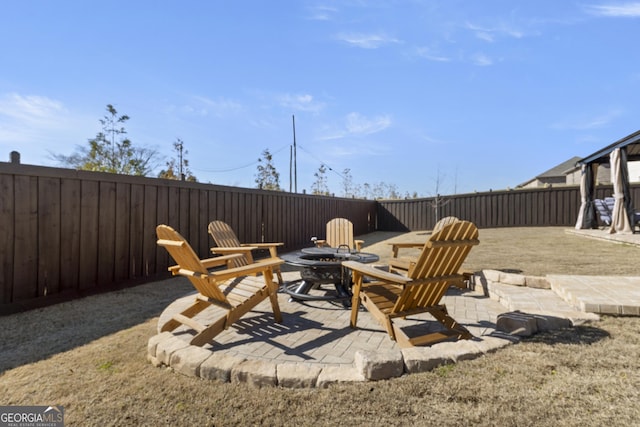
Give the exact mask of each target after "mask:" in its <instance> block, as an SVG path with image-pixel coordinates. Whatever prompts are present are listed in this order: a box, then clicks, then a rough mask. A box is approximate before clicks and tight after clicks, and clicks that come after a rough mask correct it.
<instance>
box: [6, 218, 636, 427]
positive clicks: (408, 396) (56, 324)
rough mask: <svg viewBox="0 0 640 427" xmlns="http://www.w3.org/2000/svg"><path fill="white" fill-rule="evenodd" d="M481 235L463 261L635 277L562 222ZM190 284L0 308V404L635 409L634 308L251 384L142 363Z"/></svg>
mask: <svg viewBox="0 0 640 427" xmlns="http://www.w3.org/2000/svg"><path fill="white" fill-rule="evenodd" d="M394 236H395V235H393V234H388V233H387V234H385V233H375V234H374V235H372V236H369V237H370V239H368V243H374V242H375V241H380V240H383V239H385V238H388V237H394ZM396 238H397V237H396ZM480 239H481V244H480V246H478V247H477V248H474V250H473V251H472V253H471V256H470V258H469V260H468V263H467V268H468V269H471V270H479V269H484V268H492V269H509V270H516V271H522V272H524V273H525V274H530V275H544V274H547V273H557V274H589V275H602V274H605V273H606V274H607V275H638V273H637V260H638V255H639V254H640V248H637V247H632V246H627V245H620V244H614V243H608V242H602V241H596V240H589V239H586V238H581V237H578V236H573V235H567V234H565V233H564V231H563V229H561V228H537V229H527V228H517V229H485V230H480ZM369 250H376V251H379V252H380V253H381V255H382V256H383V257H384V256H386V254H387V251H388V250H389V249H388V245H386V243H384V242H381V243H376V244H372V245H371V246H369ZM189 291H191V288H190V287H189V286H187V285H185V284H184V282H181V281H176V280H167V281H163V282H158V283H153V284H148V285H142V286H138V287H135V288H132V289H129V290H125V291H120V292H114V293H111V294H108V295H98V296H92V297H88V298H85V299H82V300H77V301H73V302H69V303H63V304H59V305H56V306H53V307H48V308H44V309H38V310H33V311H30V312H26V313H21V314H16V315H11V316H5V317H2V318H1V321H2V325H3V328H2V329H1V330H0V405H50V404H58V405H63V406H64V407H65V412H66V414H65V421H66V425H70V426H71V425H81V426H93V425H101V426H104V425H107V426H116V425H117V426H128V425H131V426H138V425H145V426H158V425H175V426H192V425H193V426H195V425H200V426H225V425H242V426H245V425H276V426H279V425H303V426H306V425H309V426H311V425H314V426H315V425H366V426H369V425H391V426H405V425H415V426H423V425H438V426H461V425H472V424H473V425H486V426H550V425H554V426H601V425H609V426H628V425H634V424H636V423H637V422H638V419H639V417H640V408H639V406H638V401H639V400H640V375H639V374H638V372H639V370H640V359H639V358H638V355H640V319H639V318H615V317H604V318H603V319H602V320H601V321H600V322H596V323H592V324H589V325H584V326H580V327H576V328H573V329H567V330H560V331H555V332H553V333H546V334H538V335H536V336H534V337H533V338H530V339H527V340H524V341H522V342H521V343H519V344H516V345H511V346H508V347H506V348H504V349H501V350H499V351H497V352H496V353H494V354H492V355H490V356H487V357H481V358H479V359H475V360H471V361H464V362H459V363H457V364H456V365H448V366H443V367H441V368H438V369H436V370H434V371H432V372H428V373H424V374H415V375H409V376H405V377H402V378H397V379H393V380H386V381H379V382H368V383H360V384H344V385H336V386H332V387H330V388H329V389H304V390H294V389H273V388H266V389H255V388H250V387H248V386H245V385H243V384H228V383H218V382H213V381H204V380H199V379H195V378H190V377H185V376H182V375H180V374H176V373H174V372H172V371H171V370H168V369H162V368H155V367H153V366H152V365H151V364H150V363H148V362H147V361H146V359H145V356H146V345H147V340H148V338H149V337H150V336H152V335H154V334H155V332H156V323H157V317H158V315H159V314H160V313H161V311H162V310H163V309H164V308H165V307H166V306H167V305H168V304H169V303H170V302H171V301H173V300H174V299H176V298H177V297H179V296H181V295H184V294H185V293H186V292H189Z"/></svg>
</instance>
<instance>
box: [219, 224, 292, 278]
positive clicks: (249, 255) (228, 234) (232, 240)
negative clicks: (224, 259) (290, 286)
mask: <svg viewBox="0 0 640 427" xmlns="http://www.w3.org/2000/svg"><path fill="white" fill-rule="evenodd" d="M208 230H209V235H210V236H211V238H213V241H214V242H215V244H216V247H214V248H211V252H213V253H214V254H234V253H241V254H243V255H244V256H243V257H241V258H236V259H235V260H234V263H235V265H236V267H240V266H243V265H247V264H252V263H253V251H255V250H258V249H268V250H269V255H270V256H271V258H275V259H277V258H278V249H277V248H278V247H279V246H283V245H284V243H240V240H239V239H238V237H237V236H236V233H234V231H233V229H232V228H231V227H230V226H229V224H227V223H226V222H223V221H218V220H216V221H211V222H210V223H209V227H208ZM273 271H274V272H275V273H276V275H277V276H278V283H279V284H283V283H284V282H283V280H282V273H281V272H280V268H279V267H277V268H275V269H274V270H273Z"/></svg>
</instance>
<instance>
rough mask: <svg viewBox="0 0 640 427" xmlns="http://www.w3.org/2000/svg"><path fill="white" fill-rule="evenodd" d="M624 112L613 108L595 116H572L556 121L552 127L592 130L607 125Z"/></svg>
mask: <svg viewBox="0 0 640 427" xmlns="http://www.w3.org/2000/svg"><path fill="white" fill-rule="evenodd" d="M622 114H623V111H622V110H620V109H613V110H611V111H607V112H605V113H603V114H600V115H597V116H593V117H583V118H570V119H567V120H564V121H561V122H557V123H554V124H553V125H552V128H554V129H560V130H590V129H599V128H602V127H605V126H607V125H608V124H609V123H611V122H612V121H613V120H615V119H616V118H618V117H619V116H621V115H622Z"/></svg>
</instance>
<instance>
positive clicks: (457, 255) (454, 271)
mask: <svg viewBox="0 0 640 427" xmlns="http://www.w3.org/2000/svg"><path fill="white" fill-rule="evenodd" d="M478 243H479V241H478V229H477V227H476V226H475V225H474V224H473V223H471V222H468V221H454V222H451V223H450V224H448V225H445V226H444V227H442V228H441V229H440V231H437V232H435V233H433V234H432V235H431V238H430V239H429V240H427V242H426V243H425V245H424V247H423V249H422V252H421V253H420V256H419V257H418V258H417V260H416V263H415V264H414V265H413V266H412V267H411V269H410V270H409V272H408V274H407V276H408V277H410V278H411V279H413V282H412V283H411V284H409V285H406V287H405V289H404V291H403V292H402V294H401V295H400V297H399V298H398V299H397V301H396V305H395V306H394V309H393V311H394V312H403V311H408V310H411V309H413V308H418V307H427V306H429V305H435V304H438V303H439V301H440V300H441V299H442V297H443V296H444V294H445V292H446V291H447V289H448V288H449V286H450V285H451V283H452V280H453V279H454V278H457V277H458V276H459V274H458V271H459V270H460V267H462V263H463V262H464V260H465V259H466V257H467V255H468V254H469V252H470V251H471V248H472V247H473V246H475V245H477V244H478ZM439 278H442V280H438V279H439Z"/></svg>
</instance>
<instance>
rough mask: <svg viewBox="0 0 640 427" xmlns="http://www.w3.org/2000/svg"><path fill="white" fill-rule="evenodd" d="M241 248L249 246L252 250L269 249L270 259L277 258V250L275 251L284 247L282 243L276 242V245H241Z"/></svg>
mask: <svg viewBox="0 0 640 427" xmlns="http://www.w3.org/2000/svg"><path fill="white" fill-rule="evenodd" d="M242 246H251V247H252V248H257V249H269V255H271V258H277V257H278V250H277V249H276V248H277V247H279V246H284V243H282V242H277V243H243V244H242Z"/></svg>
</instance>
